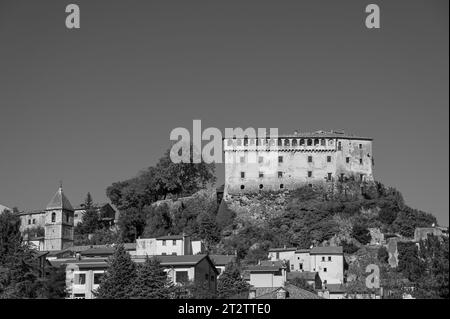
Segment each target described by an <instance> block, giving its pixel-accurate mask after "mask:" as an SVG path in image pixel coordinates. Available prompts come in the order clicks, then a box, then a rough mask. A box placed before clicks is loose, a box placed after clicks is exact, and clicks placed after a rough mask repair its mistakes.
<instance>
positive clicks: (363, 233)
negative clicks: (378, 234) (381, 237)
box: [352, 223, 372, 245]
mask: <svg viewBox="0 0 450 319" xmlns="http://www.w3.org/2000/svg"><path fill="white" fill-rule="evenodd" d="M352 237H353V238H355V239H356V240H357V241H359V242H360V243H361V244H363V245H367V244H368V243H370V240H371V239H372V237H371V236H370V232H369V230H368V229H367V226H366V225H364V224H361V223H356V224H354V225H353V228H352Z"/></svg>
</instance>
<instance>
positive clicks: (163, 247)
mask: <svg viewBox="0 0 450 319" xmlns="http://www.w3.org/2000/svg"><path fill="white" fill-rule="evenodd" d="M203 252H204V245H203V243H202V241H200V240H194V241H193V240H191V236H189V235H186V234H182V235H169V236H161V237H157V238H139V239H137V240H136V255H138V256H143V255H149V256H154V255H177V256H181V255H197V254H201V253H203Z"/></svg>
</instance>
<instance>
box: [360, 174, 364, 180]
mask: <svg viewBox="0 0 450 319" xmlns="http://www.w3.org/2000/svg"><path fill="white" fill-rule="evenodd" d="M359 180H360V181H361V182H362V181H363V180H364V174H359Z"/></svg>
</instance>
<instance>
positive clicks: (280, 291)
mask: <svg viewBox="0 0 450 319" xmlns="http://www.w3.org/2000/svg"><path fill="white" fill-rule="evenodd" d="M249 299H322V298H321V297H319V296H318V295H316V294H315V293H312V292H310V291H307V290H304V289H301V288H299V287H297V286H294V285H292V284H286V285H285V286H284V287H276V288H250V292H249Z"/></svg>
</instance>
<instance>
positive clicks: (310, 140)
mask: <svg viewBox="0 0 450 319" xmlns="http://www.w3.org/2000/svg"><path fill="white" fill-rule="evenodd" d="M312 143H313V142H312V139H310V138H308V140H307V145H308V146H311V145H312Z"/></svg>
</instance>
